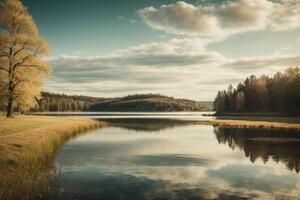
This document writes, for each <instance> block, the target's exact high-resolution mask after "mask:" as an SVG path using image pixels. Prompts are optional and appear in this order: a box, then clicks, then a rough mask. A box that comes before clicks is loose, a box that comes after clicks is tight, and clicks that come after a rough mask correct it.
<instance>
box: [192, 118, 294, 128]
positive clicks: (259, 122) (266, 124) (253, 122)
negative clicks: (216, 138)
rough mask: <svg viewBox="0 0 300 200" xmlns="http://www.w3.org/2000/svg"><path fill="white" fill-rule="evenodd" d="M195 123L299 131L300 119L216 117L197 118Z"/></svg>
mask: <svg viewBox="0 0 300 200" xmlns="http://www.w3.org/2000/svg"><path fill="white" fill-rule="evenodd" d="M196 123H197V124H207V125H213V126H219V127H231V128H263V129H282V130H297V131H300V121H295V120H294V121H289V120H278V121H276V120H267V119H249V120H247V119H216V120H199V121H197V122H196Z"/></svg>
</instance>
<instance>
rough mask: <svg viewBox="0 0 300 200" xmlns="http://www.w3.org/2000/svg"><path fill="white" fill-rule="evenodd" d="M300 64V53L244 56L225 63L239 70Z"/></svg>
mask: <svg viewBox="0 0 300 200" xmlns="http://www.w3.org/2000/svg"><path fill="white" fill-rule="evenodd" d="M299 64H300V55H271V56H261V57H242V58H238V59H235V60H232V61H228V62H227V63H226V64H224V66H225V67H230V68H233V69H235V70H238V71H243V70H246V71H249V70H250V71H255V70H258V69H266V68H281V69H282V68H286V67H297V66H299Z"/></svg>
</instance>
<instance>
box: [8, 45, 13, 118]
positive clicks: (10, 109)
mask: <svg viewBox="0 0 300 200" xmlns="http://www.w3.org/2000/svg"><path fill="white" fill-rule="evenodd" d="M9 58H10V62H9V71H8V77H9V82H8V103H7V110H6V111H7V112H6V117H7V118H10V117H13V101H14V98H13V92H14V86H13V78H14V74H13V73H14V71H13V63H12V48H10V49H9Z"/></svg>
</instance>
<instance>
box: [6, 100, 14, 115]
mask: <svg viewBox="0 0 300 200" xmlns="http://www.w3.org/2000/svg"><path fill="white" fill-rule="evenodd" d="M6 117H7V118H11V117H13V99H12V98H9V99H8V104H7V112H6Z"/></svg>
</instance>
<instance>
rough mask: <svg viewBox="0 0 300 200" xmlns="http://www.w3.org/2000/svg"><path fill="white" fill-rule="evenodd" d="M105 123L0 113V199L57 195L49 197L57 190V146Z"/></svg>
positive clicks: (40, 197)
mask: <svg viewBox="0 0 300 200" xmlns="http://www.w3.org/2000/svg"><path fill="white" fill-rule="evenodd" d="M104 125H105V124H103V123H99V122H97V121H94V120H90V119H75V118H74V119H71V118H60V117H40V116H39V117H35V116H17V117H16V118H13V119H6V118H4V117H0V199H57V197H55V198H52V195H56V194H58V193H55V192H53V187H54V182H55V181H53V180H54V179H55V177H56V172H55V167H54V162H53V160H54V156H55V154H56V152H57V150H58V149H59V147H61V146H62V145H63V144H64V143H65V142H66V141H67V140H68V139H71V138H72V137H75V136H76V135H78V134H80V133H82V132H85V131H87V130H89V129H92V128H96V127H102V126H104ZM50 194H51V195H50ZM46 197H47V198H46Z"/></svg>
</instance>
